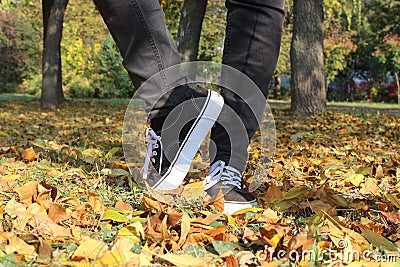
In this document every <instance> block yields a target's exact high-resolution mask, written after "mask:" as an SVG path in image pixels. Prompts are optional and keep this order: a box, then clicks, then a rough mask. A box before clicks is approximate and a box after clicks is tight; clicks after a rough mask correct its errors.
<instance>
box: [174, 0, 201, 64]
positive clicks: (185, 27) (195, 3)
mask: <svg viewBox="0 0 400 267" xmlns="http://www.w3.org/2000/svg"><path fill="white" fill-rule="evenodd" d="M206 7H207V0H185V2H184V3H183V7H182V11H181V18H180V21H179V27H178V37H177V40H176V43H177V47H178V51H179V53H180V54H181V59H182V61H183V62H189V61H195V60H196V59H197V54H198V50H199V41H200V34H201V26H202V24H203V19H204V15H205V13H206Z"/></svg>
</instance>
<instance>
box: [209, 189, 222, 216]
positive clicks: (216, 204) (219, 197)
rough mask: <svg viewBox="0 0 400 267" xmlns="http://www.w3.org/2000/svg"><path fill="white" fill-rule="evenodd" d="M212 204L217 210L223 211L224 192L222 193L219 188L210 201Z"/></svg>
mask: <svg viewBox="0 0 400 267" xmlns="http://www.w3.org/2000/svg"><path fill="white" fill-rule="evenodd" d="M212 204H213V205H214V207H215V208H216V209H217V211H219V212H223V211H224V207H225V197H224V193H222V190H221V189H220V190H219V192H218V195H217V196H216V197H215V199H214V201H213V202H212Z"/></svg>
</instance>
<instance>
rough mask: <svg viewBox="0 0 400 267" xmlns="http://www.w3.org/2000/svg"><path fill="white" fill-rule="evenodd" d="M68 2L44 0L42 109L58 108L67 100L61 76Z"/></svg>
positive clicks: (63, 0) (66, 0)
mask: <svg viewBox="0 0 400 267" xmlns="http://www.w3.org/2000/svg"><path fill="white" fill-rule="evenodd" d="M67 4H68V0H42V9H43V38H44V41H43V59H42V60H43V62H42V75H43V80H42V95H41V98H40V104H41V107H42V108H49V107H53V106H57V105H58V104H60V103H61V102H63V101H64V100H65V98H64V93H63V90H62V76H61V53H60V48H61V38H62V28H63V19H64V13H65V9H66V7H67Z"/></svg>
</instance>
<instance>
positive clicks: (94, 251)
mask: <svg viewBox="0 0 400 267" xmlns="http://www.w3.org/2000/svg"><path fill="white" fill-rule="evenodd" d="M107 250H108V249H107V245H106V243H104V242H103V241H100V240H96V239H88V240H86V241H84V242H82V243H81V244H80V245H79V247H78V248H77V249H76V250H75V252H74V254H73V255H72V257H71V258H72V259H73V260H80V259H86V258H87V259H91V260H93V259H95V258H99V257H101V256H102V255H103V254H104V253H105V252H106V251H107Z"/></svg>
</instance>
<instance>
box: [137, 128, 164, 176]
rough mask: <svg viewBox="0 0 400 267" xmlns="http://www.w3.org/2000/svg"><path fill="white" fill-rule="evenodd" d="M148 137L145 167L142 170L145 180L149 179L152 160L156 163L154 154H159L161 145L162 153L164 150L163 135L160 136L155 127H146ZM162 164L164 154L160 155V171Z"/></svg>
mask: <svg viewBox="0 0 400 267" xmlns="http://www.w3.org/2000/svg"><path fill="white" fill-rule="evenodd" d="M146 138H147V149H146V158H145V161H144V165H143V168H142V170H141V172H142V173H143V180H147V173H148V171H149V164H150V160H151V161H152V162H153V163H155V158H154V156H157V151H156V149H158V148H159V147H160V148H161V149H160V150H161V153H162V151H163V148H162V142H161V137H160V136H158V135H157V134H156V133H155V132H154V130H153V129H151V128H148V129H146ZM161 166H162V155H160V164H159V170H158V172H159V173H160V172H161Z"/></svg>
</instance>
